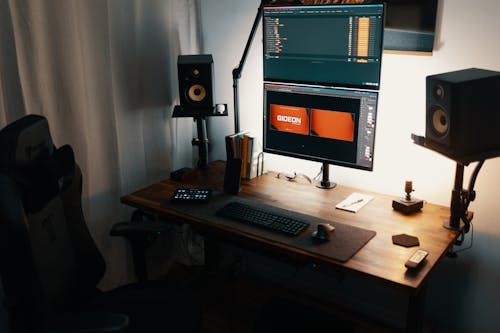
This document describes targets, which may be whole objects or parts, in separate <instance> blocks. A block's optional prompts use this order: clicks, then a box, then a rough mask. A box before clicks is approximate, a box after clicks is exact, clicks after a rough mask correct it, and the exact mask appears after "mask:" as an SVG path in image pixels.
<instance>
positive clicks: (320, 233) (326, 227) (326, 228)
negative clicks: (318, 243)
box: [312, 223, 335, 240]
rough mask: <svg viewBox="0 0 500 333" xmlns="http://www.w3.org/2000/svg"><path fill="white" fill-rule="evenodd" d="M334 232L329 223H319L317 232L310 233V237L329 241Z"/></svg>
mask: <svg viewBox="0 0 500 333" xmlns="http://www.w3.org/2000/svg"><path fill="white" fill-rule="evenodd" d="M334 231H335V227H334V226H333V225H331V224H330V223H319V224H318V226H317V230H316V231H314V232H313V233H312V236H313V237H314V238H318V239H322V240H330V236H331V234H332V233H333V232H334Z"/></svg>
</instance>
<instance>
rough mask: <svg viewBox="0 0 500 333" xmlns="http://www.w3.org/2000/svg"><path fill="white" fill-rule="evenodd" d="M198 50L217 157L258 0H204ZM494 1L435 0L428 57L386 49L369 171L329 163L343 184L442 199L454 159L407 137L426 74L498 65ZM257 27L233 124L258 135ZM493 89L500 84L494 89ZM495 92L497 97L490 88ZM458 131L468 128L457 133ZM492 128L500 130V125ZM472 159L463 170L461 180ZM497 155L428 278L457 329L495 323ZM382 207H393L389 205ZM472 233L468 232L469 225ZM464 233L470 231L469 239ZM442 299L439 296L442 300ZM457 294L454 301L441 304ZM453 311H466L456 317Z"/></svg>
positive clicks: (498, 9) (434, 305) (434, 300)
mask: <svg viewBox="0 0 500 333" xmlns="http://www.w3.org/2000/svg"><path fill="white" fill-rule="evenodd" d="M200 2H201V20H202V34H203V50H202V51H203V52H204V53H211V54H212V55H213V56H214V62H215V79H216V97H217V102H224V103H228V105H229V106H230V116H229V117H227V118H217V119H214V118H212V119H210V123H209V136H210V139H211V142H212V144H211V149H210V159H211V160H215V159H225V151H224V141H223V136H224V135H225V134H229V133H231V132H233V130H234V125H233V117H232V110H233V106H232V103H233V95H232V77H231V71H232V69H233V68H234V67H236V66H237V65H238V62H239V60H240V57H241V54H242V52H243V48H244V45H245V42H246V40H247V38H248V34H249V32H250V28H251V26H252V23H253V20H254V17H255V14H256V13H257V6H258V3H259V1H258V0H251V1H250V0H202V1H200ZM498 13H500V1H498V0H478V1H470V0H440V4H439V13H438V26H437V40H436V44H435V45H436V47H435V52H434V54H433V55H432V56H411V55H392V54H384V58H383V62H382V78H381V80H382V82H381V90H380V99H379V109H378V110H379V113H378V119H377V120H378V124H377V134H376V145H375V165H374V171H373V172H366V171H358V170H352V169H348V168H343V167H337V166H333V167H331V169H330V170H331V173H330V177H331V178H332V179H333V180H334V181H337V182H339V183H340V184H343V185H351V186H355V187H360V188H365V189H370V190H375V191H378V192H383V193H389V194H393V195H401V194H402V192H403V186H404V181H405V180H413V182H414V187H415V189H416V191H415V193H414V194H415V196H417V197H419V198H422V199H425V200H427V201H429V202H433V203H439V204H445V205H447V204H449V200H450V191H451V188H452V186H453V179H454V172H455V165H454V163H453V162H452V161H450V160H448V159H447V158H445V157H443V156H441V155H439V154H437V153H434V152H431V151H428V150H425V149H424V148H421V147H418V146H416V145H414V144H413V143H412V142H411V140H410V134H411V133H419V134H424V133H425V77H426V76H427V75H430V74H436V73H442V72H446V71H450V70H458V69H463V68H468V67H479V68H486V69H491V70H497V71H500V20H499V19H498ZM261 38H262V31H261V30H260V27H259V30H258V31H257V34H256V38H255V40H254V43H253V45H252V48H251V50H250V53H249V57H248V60H247V63H246V65H245V68H244V70H243V76H242V79H241V80H240V127H241V129H248V130H251V131H252V132H253V133H255V134H257V135H258V136H261V135H262V129H261V128H262V112H263V111H262V59H261V58H262V42H261ZM499 94H500V92H499ZM495 98H498V97H497V96H495ZM465 135H466V134H465ZM499 135H500V133H499ZM266 163H267V166H268V168H270V169H272V170H276V171H297V172H301V173H305V174H308V175H310V176H314V175H316V173H317V172H318V171H319V167H320V165H319V163H314V162H308V161H302V160H298V159H291V158H284V157H279V156H272V155H270V154H268V155H266ZM471 169H472V167H469V168H467V170H466V181H467V180H468V175H469V174H470V172H471V171H472V170H471ZM499 185H500V158H496V159H490V160H488V161H486V163H485V165H484V166H483V169H482V171H481V173H480V174H479V177H478V181H477V183H476V191H477V193H478V195H477V199H476V201H475V202H474V203H472V204H471V207H470V208H471V210H473V211H474V212H475V218H474V225H475V235H474V246H473V248H472V249H471V250H469V251H466V252H463V253H461V254H460V255H459V258H458V259H456V260H452V259H445V260H444V261H443V264H442V265H441V267H438V269H437V270H436V272H435V273H434V277H433V279H432V280H431V284H430V290H429V295H428V300H429V302H428V303H429V304H428V306H427V309H428V312H429V313H428V317H429V319H430V320H433V321H435V322H436V325H437V326H438V327H441V328H443V329H447V330H453V331H461V332H494V331H495V332H496V331H498V329H500V316H498V315H497V313H498V307H500V283H499V281H500V219H499V218H497V216H498V215H500V205H499V203H498V200H497V195H498V194H497V189H498V188H499ZM387 209H391V208H390V207H387ZM469 235H470V234H469ZM467 241H469V239H467ZM445 299H446V302H445V301H444V300H445ZM449 302H451V303H453V302H456V303H458V304H456V305H455V306H454V307H453V308H450V307H449V306H448V305H447V303H449ZM456 315H464V317H462V318H459V319H458V320H457V321H456V320H455V319H453V318H455V316H456Z"/></svg>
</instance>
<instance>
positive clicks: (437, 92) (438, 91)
mask: <svg viewBox="0 0 500 333" xmlns="http://www.w3.org/2000/svg"><path fill="white" fill-rule="evenodd" d="M434 97H435V98H436V99H438V100H441V99H443V98H444V89H443V87H442V86H441V85H439V84H438V85H436V86H435V87H434Z"/></svg>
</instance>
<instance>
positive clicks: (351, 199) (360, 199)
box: [335, 192, 373, 213]
mask: <svg viewBox="0 0 500 333" xmlns="http://www.w3.org/2000/svg"><path fill="white" fill-rule="evenodd" d="M372 199H373V196H371V195H368V194H363V193H357V192H354V193H352V194H351V195H349V196H348V197H347V198H345V199H344V200H342V201H341V202H339V203H338V204H337V205H336V206H335V208H337V209H342V210H347V211H349V212H353V213H356V212H357V211H358V210H360V209H361V208H363V206H364V205H366V204H367V203H368V202H370V200H372Z"/></svg>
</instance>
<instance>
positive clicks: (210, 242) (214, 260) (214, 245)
mask: <svg viewBox="0 0 500 333" xmlns="http://www.w3.org/2000/svg"><path fill="white" fill-rule="evenodd" d="M219 258H220V245H219V243H218V242H217V241H216V240H214V239H212V238H211V237H205V266H206V268H207V271H209V272H214V271H216V270H217V267H218V263H219Z"/></svg>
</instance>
